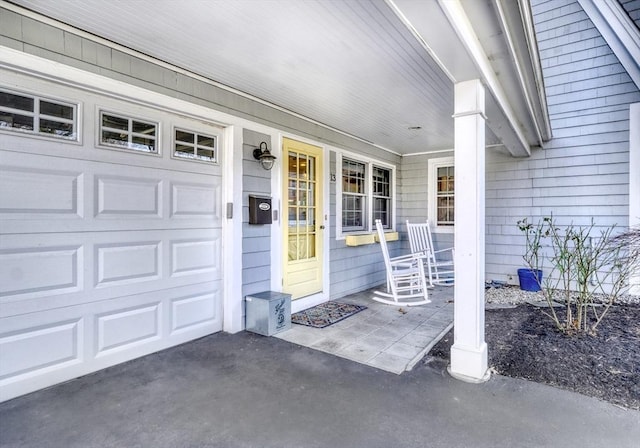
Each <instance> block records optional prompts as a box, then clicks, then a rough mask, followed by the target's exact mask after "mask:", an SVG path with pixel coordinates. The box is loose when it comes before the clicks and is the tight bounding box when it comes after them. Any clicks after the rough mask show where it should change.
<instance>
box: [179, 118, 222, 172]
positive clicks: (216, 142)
mask: <svg viewBox="0 0 640 448" xmlns="http://www.w3.org/2000/svg"><path fill="white" fill-rule="evenodd" d="M177 131H181V132H186V133H189V134H193V135H194V143H193V147H194V150H195V157H186V156H180V155H176V143H184V144H187V145H191V144H190V143H188V142H180V141H179V140H176V132H177ZM198 137H209V138H213V140H214V144H213V154H214V157H213V159H203V158H200V157H198V148H199V147H200V146H199V145H198ZM219 143H220V136H219V135H218V134H204V133H201V132H198V131H194V130H192V129H189V128H187V127H184V126H174V127H173V130H172V132H171V158H172V159H176V160H187V161H190V162H199V163H207V164H214V165H218V164H219V158H220V148H219V147H220V145H219ZM203 148H205V149H211V148H209V147H203Z"/></svg>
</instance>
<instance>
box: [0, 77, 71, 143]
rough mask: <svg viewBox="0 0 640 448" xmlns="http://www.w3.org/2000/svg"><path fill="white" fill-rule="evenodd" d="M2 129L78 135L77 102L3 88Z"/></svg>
mask: <svg viewBox="0 0 640 448" xmlns="http://www.w3.org/2000/svg"><path fill="white" fill-rule="evenodd" d="M0 129H2V130H10V131H18V132H25V133H29V134H37V135H44V136H47V137H56V138H63V139H68V140H77V139H78V131H77V129H78V106H77V105H76V104H72V103H66V102H62V101H58V100H52V99H49V98H44V97H40V96H36V95H30V94H26V93H17V92H12V91H9V90H3V89H0Z"/></svg>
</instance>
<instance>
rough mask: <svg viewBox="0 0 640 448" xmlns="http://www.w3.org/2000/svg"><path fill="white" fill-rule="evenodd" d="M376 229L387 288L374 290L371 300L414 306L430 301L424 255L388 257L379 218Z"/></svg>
mask: <svg viewBox="0 0 640 448" xmlns="http://www.w3.org/2000/svg"><path fill="white" fill-rule="evenodd" d="M376 230H377V232H378V239H379V240H380V249H382V256H383V257H384V265H385V268H386V271H387V290H386V291H374V297H373V300H375V301H377V302H381V303H386V304H388V305H401V306H416V305H424V304H425V303H430V302H431V300H429V296H428V293H427V282H426V280H425V272H424V255H421V254H409V255H404V256H400V257H393V258H391V257H389V249H388V248H387V240H386V239H385V236H384V229H383V228H382V223H381V222H380V220H379V219H376Z"/></svg>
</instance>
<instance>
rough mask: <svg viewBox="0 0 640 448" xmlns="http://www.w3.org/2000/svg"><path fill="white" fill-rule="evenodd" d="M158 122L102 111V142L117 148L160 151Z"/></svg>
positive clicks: (155, 152)
mask: <svg viewBox="0 0 640 448" xmlns="http://www.w3.org/2000/svg"><path fill="white" fill-rule="evenodd" d="M157 139H158V123H155V122H153V121H147V120H139V119H137V118H132V117H128V116H125V115H121V114H116V113H111V112H105V111H100V144H101V145H104V146H109V147H112V148H117V149H129V150H133V151H140V152H146V153H153V154H157V153H158V144H157Z"/></svg>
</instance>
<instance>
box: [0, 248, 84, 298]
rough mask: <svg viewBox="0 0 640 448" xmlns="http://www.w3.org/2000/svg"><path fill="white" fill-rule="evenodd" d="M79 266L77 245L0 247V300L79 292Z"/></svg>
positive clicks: (80, 251)
mask: <svg viewBox="0 0 640 448" xmlns="http://www.w3.org/2000/svg"><path fill="white" fill-rule="evenodd" d="M3 243H4V241H3ZM4 246H5V244H3V247H4ZM82 266H83V248H82V246H81V245H68V246H53V247H42V248H38V249H35V248H33V247H19V248H15V249H3V250H0V303H2V302H3V301H4V300H6V298H8V299H11V298H12V297H16V296H22V297H25V296H26V297H43V296H52V295H60V294H70V293H73V292H79V291H82V290H83V283H84V282H83V277H82V275H81V271H82Z"/></svg>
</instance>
